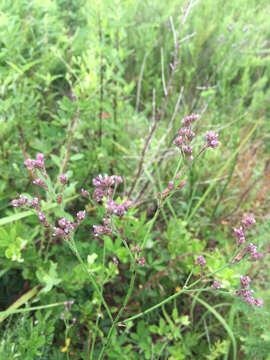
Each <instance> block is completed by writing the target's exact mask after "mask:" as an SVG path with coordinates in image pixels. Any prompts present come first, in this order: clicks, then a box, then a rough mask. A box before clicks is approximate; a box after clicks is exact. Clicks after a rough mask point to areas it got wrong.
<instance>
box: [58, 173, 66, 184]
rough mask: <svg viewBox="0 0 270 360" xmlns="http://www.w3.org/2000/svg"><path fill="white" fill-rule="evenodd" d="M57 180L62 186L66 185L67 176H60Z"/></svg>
mask: <svg viewBox="0 0 270 360" xmlns="http://www.w3.org/2000/svg"><path fill="white" fill-rule="evenodd" d="M59 180H60V183H61V184H62V185H65V184H66V183H67V176H66V175H65V174H62V175H60V176H59Z"/></svg>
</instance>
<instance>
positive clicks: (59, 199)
mask: <svg viewBox="0 0 270 360" xmlns="http://www.w3.org/2000/svg"><path fill="white" fill-rule="evenodd" d="M56 201H57V202H58V204H61V203H62V195H58V196H57V198H56Z"/></svg>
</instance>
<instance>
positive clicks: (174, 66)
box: [128, 0, 192, 197]
mask: <svg viewBox="0 0 270 360" xmlns="http://www.w3.org/2000/svg"><path fill="white" fill-rule="evenodd" d="M191 5H192V0H187V2H186V6H185V8H184V11H183V15H182V18H181V20H180V23H179V27H178V32H177V33H174V55H173V62H172V64H170V69H171V71H170V76H169V80H168V85H167V88H166V92H165V95H164V97H163V100H162V104H161V107H160V108H159V110H158V112H157V114H156V116H155V118H154V122H153V123H152V126H151V129H150V132H149V134H148V136H147V138H146V141H145V144H144V147H143V150H142V153H141V158H140V162H139V166H138V171H137V174H136V176H135V179H134V181H133V183H132V185H131V188H130V190H129V192H128V197H130V196H131V194H132V192H133V191H134V189H135V186H136V184H137V182H138V180H139V178H140V176H141V173H142V168H143V164H144V160H145V155H146V152H147V150H148V147H149V144H150V141H151V139H152V136H153V134H154V132H155V130H156V127H157V124H158V123H159V121H160V119H161V118H163V116H164V113H165V108H166V105H167V101H168V98H169V95H170V93H171V90H172V85H173V79H174V76H175V73H176V69H177V65H178V55H179V49H180V45H179V38H180V35H181V30H182V27H183V25H184V23H185V20H186V17H187V15H188V12H189V10H190V8H191Z"/></svg>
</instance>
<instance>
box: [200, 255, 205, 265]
mask: <svg viewBox="0 0 270 360" xmlns="http://www.w3.org/2000/svg"><path fill="white" fill-rule="evenodd" d="M205 264H206V260H205V258H204V257H203V256H201V255H200V256H198V265H199V266H201V267H203V266H204V265H205Z"/></svg>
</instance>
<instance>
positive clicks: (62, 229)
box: [11, 153, 85, 240]
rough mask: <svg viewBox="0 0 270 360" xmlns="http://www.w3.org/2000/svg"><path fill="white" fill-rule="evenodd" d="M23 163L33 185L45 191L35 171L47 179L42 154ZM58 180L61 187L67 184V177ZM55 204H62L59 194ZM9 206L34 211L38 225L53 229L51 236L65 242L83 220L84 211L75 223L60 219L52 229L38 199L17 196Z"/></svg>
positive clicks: (63, 176) (45, 186) (78, 214)
mask: <svg viewBox="0 0 270 360" xmlns="http://www.w3.org/2000/svg"><path fill="white" fill-rule="evenodd" d="M24 163H25V166H26V167H27V169H29V170H31V171H32V174H33V175H34V176H35V177H36V178H35V180H34V184H36V185H40V186H42V187H43V188H45V189H46V190H47V185H46V184H45V183H44V182H43V180H41V179H40V178H39V177H38V173H37V170H39V171H41V172H42V176H43V177H44V178H45V179H47V178H48V175H47V173H46V169H45V165H44V156H43V154H41V153H38V154H37V156H36V160H32V159H26V160H25V162H24ZM59 180H60V182H61V184H62V185H65V184H66V183H67V176H66V175H65V174H61V175H60V177H59ZM56 202H57V203H59V204H60V203H62V195H61V194H58V195H57V196H56ZM11 204H12V206H14V207H21V208H25V209H34V210H35V211H36V213H37V217H38V219H39V221H40V223H41V224H42V225H43V226H45V227H47V228H53V234H52V235H53V236H58V235H60V236H62V237H63V238H64V239H67V240H69V239H70V238H71V235H72V231H74V230H75V229H76V228H77V227H78V225H79V224H80V223H81V222H82V221H83V220H84V218H85V210H83V211H79V212H78V213H77V220H76V221H74V222H70V221H68V220H67V219H66V218H62V219H60V220H58V226H56V227H54V226H53V225H51V224H50V223H49V222H48V220H47V218H46V216H45V214H43V212H42V211H41V207H40V204H39V199H38V198H36V197H35V198H33V199H28V198H26V197H25V196H23V195H19V196H18V199H14V200H12V201H11Z"/></svg>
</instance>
